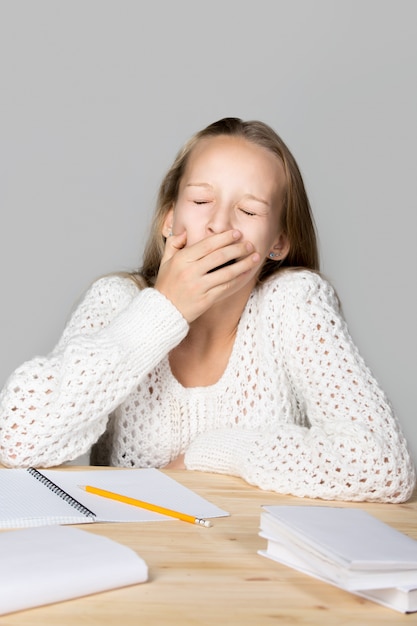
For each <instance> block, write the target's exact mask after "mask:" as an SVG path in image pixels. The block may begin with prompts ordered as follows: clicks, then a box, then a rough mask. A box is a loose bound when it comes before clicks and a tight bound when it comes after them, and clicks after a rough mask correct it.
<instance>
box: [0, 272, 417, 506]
mask: <svg viewBox="0 0 417 626" xmlns="http://www.w3.org/2000/svg"><path fill="white" fill-rule="evenodd" d="M187 332H188V325H187V322H186V321H185V320H184V318H183V317H182V316H181V314H180V313H179V312H178V310H177V309H176V308H175V307H174V306H173V305H172V304H171V303H170V302H169V301H168V300H167V299H166V298H165V297H164V296H162V295H161V294H160V293H159V292H158V291H157V290H155V289H151V288H148V289H143V290H142V291H140V290H139V289H138V288H137V287H136V285H135V284H134V283H133V281H131V280H130V279H128V278H123V277H119V276H112V277H105V278H102V279H100V280H98V281H97V282H96V283H95V284H94V285H93V286H92V287H91V288H90V290H89V291H88V292H87V294H86V296H85V298H84V300H83V301H82V303H81V304H80V305H79V307H78V308H77V309H76V311H75V312H74V314H73V315H72V318H71V319H70V321H69V323H68V325H67V327H66V329H65V331H64V333H63V335H62V337H61V340H60V341H59V343H58V345H57V347H56V348H55V349H54V351H53V352H52V353H51V354H50V355H49V356H48V357H46V358H35V359H33V360H32V361H29V362H27V363H25V364H23V365H22V366H21V367H20V368H18V369H17V370H16V372H14V374H13V375H12V376H11V377H10V379H9V381H8V383H7V384H6V386H5V388H4V389H3V391H2V394H1V396H0V461H1V462H2V463H4V464H5V465H8V466H28V465H35V466H44V467H45V466H51V465H59V464H62V463H64V462H66V461H68V460H71V459H74V458H76V457H78V456H79V455H81V454H83V453H85V452H86V451H88V450H89V449H90V448H91V446H92V445H93V444H94V443H95V442H97V441H98V440H99V441H98V443H97V445H95V446H94V448H93V455H92V462H94V463H95V464H108V465H116V466H126V467H152V466H153V467H162V466H164V465H165V464H167V463H168V462H169V461H171V460H172V459H175V458H176V457H177V456H178V455H179V454H182V453H185V464H186V467H187V468H188V469H195V470H202V471H209V472H221V473H228V474H233V475H236V476H241V477H242V478H244V479H245V480H246V481H248V482H249V483H251V484H254V485H257V486H259V487H261V488H263V489H269V490H274V491H278V492H282V493H291V494H294V495H297V496H309V497H320V498H325V499H344V500H357V501H360V500H375V501H391V502H400V501H403V500H406V499H407V498H409V497H410V495H411V492H412V490H413V487H414V484H415V470H414V467H413V464H412V461H411V458H410V454H409V452H408V450H407V445H406V442H405V440H404V437H403V435H402V432H401V429H400V426H399V424H398V421H397V419H396V418H395V416H394V414H393V412H392V408H391V406H390V404H389V402H388V401H387V399H386V397H385V395H384V393H383V392H382V391H381V389H380V388H379V386H378V384H377V383H376V381H375V379H374V378H373V376H372V374H371V373H370V371H369V369H368V368H367V367H366V365H365V364H364V361H363V359H362V358H361V356H360V355H359V353H358V351H357V349H356V347H355V345H354V344H353V342H352V339H351V337H350V335H349V333H348V330H347V327H346V324H345V322H344V320H343V318H342V316H341V314H340V311H339V307H338V302H337V298H336V297H335V294H334V291H333V289H332V288H331V286H330V285H329V284H328V283H327V282H326V281H325V280H324V279H323V278H321V277H320V276H319V275H317V274H315V273H312V272H308V271H286V272H282V273H280V274H279V275H277V276H276V277H275V278H273V279H271V280H269V281H268V282H267V283H265V284H263V285H261V286H259V287H257V288H256V289H255V290H254V291H253V292H252V295H251V297H250V298H249V301H248V303H247V305H246V307H245V310H244V311H243V314H242V317H241V320H240V323H239V327H238V330H237V335H236V339H235V343H234V347H233V351H232V354H231V357H230V360H229V363H228V365H227V367H226V370H225V372H224V374H223V375H222V377H221V378H220V380H219V381H218V382H217V383H216V384H214V385H211V386H208V387H197V388H195V387H194V388H184V387H183V386H182V385H181V384H180V383H179V382H178V381H177V380H176V379H175V378H174V376H173V375H172V372H171V370H170V366H169V361H168V353H169V351H170V350H171V349H172V348H174V347H175V346H176V345H177V344H178V343H180V342H181V340H182V339H183V338H184V337H185V336H186V334H187ZM109 416H110V417H109Z"/></svg>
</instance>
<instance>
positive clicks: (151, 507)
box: [79, 485, 211, 528]
mask: <svg viewBox="0 0 417 626" xmlns="http://www.w3.org/2000/svg"><path fill="white" fill-rule="evenodd" d="M79 487H80V488H81V489H84V491H87V492H88V493H94V494H96V495H97V496H102V497H103V498H110V499H111V500H117V501H118V502H124V503H125V504H131V505H132V506H139V507H140V508H142V509H147V510H148V511H153V512H154V513H161V514H162V515H168V516H169V517H175V518H176V519H180V520H182V521H183V522H189V523H190V524H198V525H199V526H205V527H206V528H208V527H210V526H211V522H210V521H209V520H205V519H201V518H199V517H194V516H193V515H187V513H180V512H178V511H173V510H172V509H166V508H165V507H163V506H158V505H157V504H150V503H149V502H143V501H142V500H136V498H129V497H128V496H123V495H121V494H119V493H113V491H107V490H106V489H100V488H99V487H93V486H92V485H79Z"/></svg>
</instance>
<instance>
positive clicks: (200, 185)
mask: <svg viewBox="0 0 417 626" xmlns="http://www.w3.org/2000/svg"><path fill="white" fill-rule="evenodd" d="M186 187H204V188H205V189H213V187H212V185H209V183H188V184H187V185H186ZM243 198H244V199H245V200H255V202H260V203H261V204H264V205H265V206H267V207H269V206H270V204H269V202H267V201H266V200H264V199H263V198H258V196H254V195H253V194H252V193H246V194H245V195H244V196H243Z"/></svg>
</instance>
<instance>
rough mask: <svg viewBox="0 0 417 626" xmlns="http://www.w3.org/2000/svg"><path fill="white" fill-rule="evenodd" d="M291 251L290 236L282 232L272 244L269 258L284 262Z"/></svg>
mask: <svg viewBox="0 0 417 626" xmlns="http://www.w3.org/2000/svg"><path fill="white" fill-rule="evenodd" d="M289 251H290V242H289V240H288V237H287V235H286V234H285V233H280V234H279V235H278V237H277V238H276V239H275V241H274V243H273V245H272V248H271V250H270V252H269V255H268V258H269V259H272V260H273V261H281V263H282V261H283V260H284V259H285V257H286V256H287V254H288V252H289Z"/></svg>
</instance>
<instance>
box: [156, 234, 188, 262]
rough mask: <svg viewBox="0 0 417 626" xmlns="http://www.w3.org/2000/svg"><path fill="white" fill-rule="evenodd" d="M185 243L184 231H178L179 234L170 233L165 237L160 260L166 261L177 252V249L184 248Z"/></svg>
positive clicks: (185, 235)
mask: <svg viewBox="0 0 417 626" xmlns="http://www.w3.org/2000/svg"><path fill="white" fill-rule="evenodd" d="M186 243H187V233H186V232H185V231H184V232H183V233H180V234H179V235H170V236H169V237H167V240H166V243H165V250H164V254H163V257H162V261H161V262H162V263H163V262H164V261H168V260H169V259H170V258H172V257H173V256H174V254H176V253H177V252H178V250H181V249H182V248H184V246H185V244H186Z"/></svg>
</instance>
